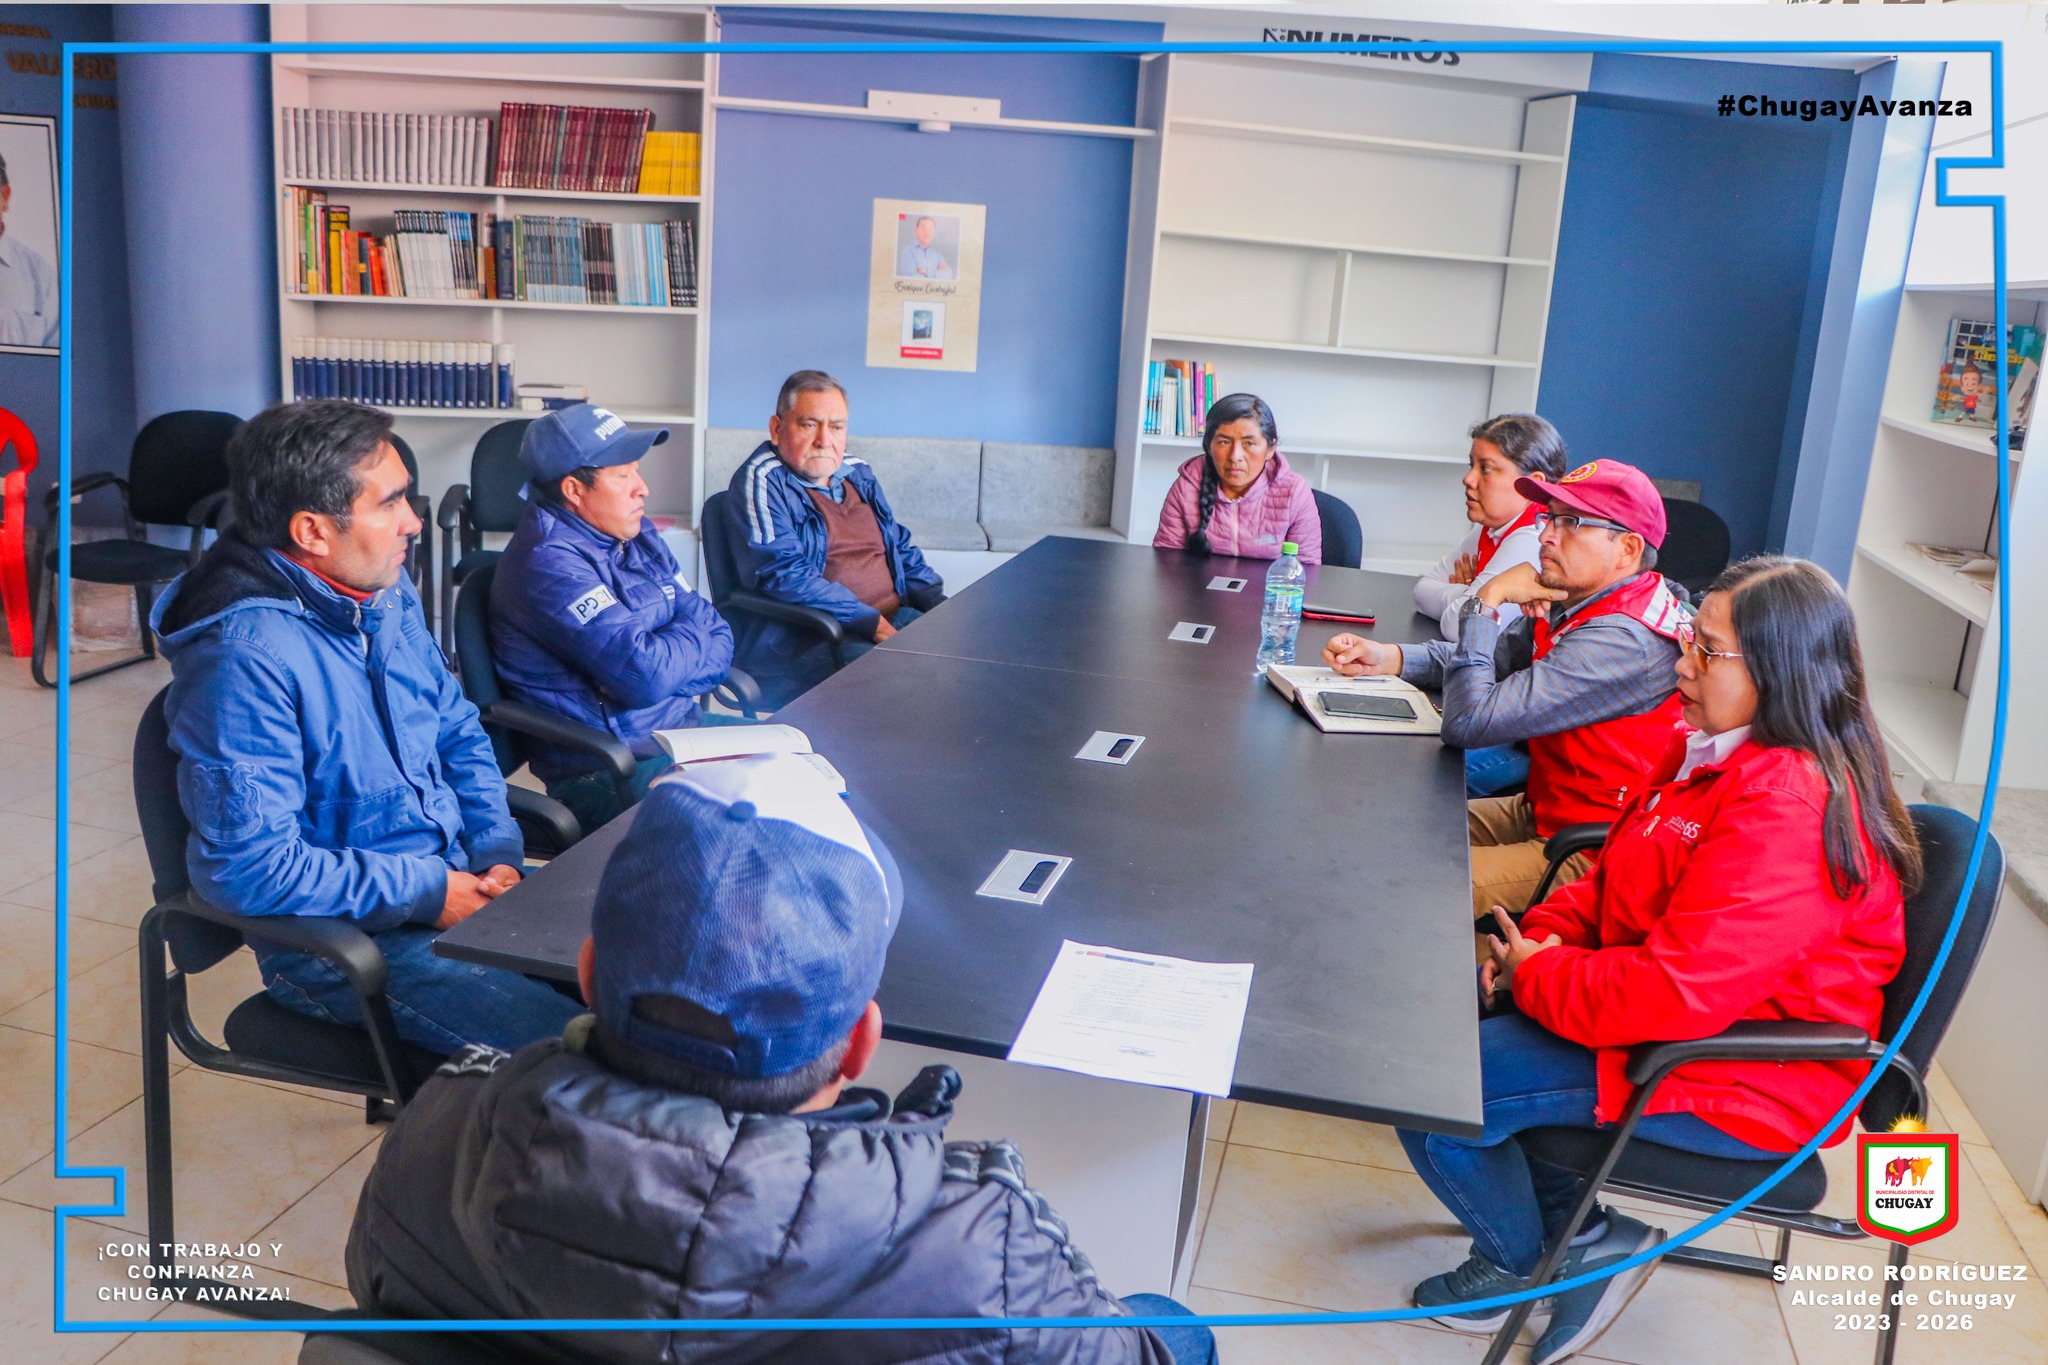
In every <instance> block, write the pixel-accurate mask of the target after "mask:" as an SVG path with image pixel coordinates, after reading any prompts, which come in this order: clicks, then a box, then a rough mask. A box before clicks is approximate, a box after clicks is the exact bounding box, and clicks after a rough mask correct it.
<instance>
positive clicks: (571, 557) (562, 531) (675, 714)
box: [491, 403, 732, 829]
mask: <svg viewBox="0 0 2048 1365" xmlns="http://www.w3.org/2000/svg"><path fill="white" fill-rule="evenodd" d="M667 439H668V432H666V431H631V430H628V429H627V427H626V424H625V422H624V421H622V420H621V419H620V418H618V417H615V416H614V415H612V414H611V413H610V412H607V411H606V410H605V409H603V408H600V407H595V406H593V405H591V404H589V403H579V404H577V405H576V406H574V407H571V408H566V409H563V410H562V411H560V412H551V413H549V414H548V415H547V416H545V417H542V418H539V419H538V420H536V421H535V422H534V423H533V424H532V425H530V426H529V427H527V429H526V434H525V436H524V437H523V438H522V439H521V440H520V443H519V459H520V462H521V463H522V464H524V465H525V466H526V473H527V478H528V481H527V485H526V496H527V499H528V503H527V508H526V511H525V513H524V514H523V515H521V517H520V519H519V526H518V529H517V530H515V531H514V532H513V533H512V543H511V544H510V545H508V546H507V547H506V548H505V557H504V558H503V559H501V560H500V561H499V562H498V571H497V576H496V578H495V579H494V580H493V581H492V584H491V654H492V656H493V658H494V659H495V660H496V661H497V665H498V681H499V682H500V683H501V684H503V686H504V688H505V691H506V693H507V695H509V696H511V697H513V698H515V699H517V700H519V701H523V702H526V703H527V704H528V705H531V706H539V707H544V708H546V709H547V710H550V711H557V712H560V713H561V714H562V715H564V716H567V717H568V718H569V719H571V720H578V721H581V722H583V723H584V724H585V725H590V726H595V727H596V728H598V729H600V730H605V731H608V732H610V733H611V734H612V735H614V736H616V737H617V738H618V739H619V740H620V741H621V742H623V743H624V744H625V745H626V747H627V748H629V749H631V750H632V751H633V756H634V757H635V758H637V759H639V760H640V766H639V770H638V772H637V774H636V775H635V777H634V780H633V784H632V787H633V790H632V795H633V797H634V799H636V800H637V799H638V797H639V796H640V794H641V793H642V792H645V791H646V790H647V784H648V783H649V782H650V781H652V780H653V779H654V776H655V774H657V773H659V772H660V771H661V770H662V769H664V768H666V767H667V766H668V758H667V755H666V754H664V753H663V751H662V748H661V746H660V745H659V744H658V743H657V742H656V741H655V738H654V732H655V731H656V730H678V729H682V728H684V727H686V726H691V725H695V724H697V722H698V719H699V715H698V709H697V698H698V697H699V696H701V695H702V694H703V693H705V692H707V691H709V690H710V689H711V688H712V687H714V686H716V685H717V683H718V681H719V680H720V679H722V678H723V677H725V674H726V670H727V669H729V668H731V667H732V628H731V627H730V626H728V625H726V623H725V619H724V618H723V617H721V616H720V615H719V614H718V613H717V611H715V610H714V609H713V608H712V606H711V604H710V603H709V602H707V601H705V600H704V599H703V598H701V597H699V596H698V595H697V594H696V593H694V592H692V591H691V590H690V585H689V584H688V583H687V582H685V581H684V579H683V574H682V570H681V569H680V568H679V567H678V566H677V564H676V557H675V555H674V554H672V553H670V551H669V548H668V546H667V545H666V544H664V543H663V542H662V539H661V535H660V533H659V532H658V531H656V530H655V528H654V523H653V522H651V521H649V520H648V519H647V517H646V516H645V514H644V509H645V508H646V505H647V481H646V480H645V479H643V478H641V477H640V461H641V459H642V458H644V457H645V456H646V454H647V452H648V451H649V450H651V449H652V448H654V447H655V446H657V445H660V444H661V443H662V442H663V441H666V440H667ZM529 762H530V764H531V766H532V768H533V774H534V776H535V777H538V778H539V779H540V780H541V781H542V782H545V783H546V784H547V788H548V795H550V796H552V797H554V798H555V799H556V800H557V801H560V802H561V803H562V804H563V805H565V806H567V807H568V808H569V809H570V810H572V811H574V812H575V813H576V818H577V819H578V820H580V821H582V822H583V827H584V828H585V829H596V828H597V827H598V826H599V825H601V824H603V823H604V822H605V821H607V820H609V819H611V818H612V817H613V816H615V815H617V814H618V813H619V812H620V811H621V810H624V809H625V807H626V805H627V802H626V801H625V800H623V799H622V797H621V795H620V793H619V791H618V789H617V787H616V785H615V784H614V782H613V780H612V776H611V771H610V769H608V768H601V766H600V765H599V763H598V761H597V760H596V759H594V758H592V757H591V756H590V755H588V754H585V753H579V752H577V751H575V750H573V749H563V748H559V747H556V746H553V745H548V744H540V743H536V744H535V745H534V746H533V748H532V750H531V755H530V759H529Z"/></svg>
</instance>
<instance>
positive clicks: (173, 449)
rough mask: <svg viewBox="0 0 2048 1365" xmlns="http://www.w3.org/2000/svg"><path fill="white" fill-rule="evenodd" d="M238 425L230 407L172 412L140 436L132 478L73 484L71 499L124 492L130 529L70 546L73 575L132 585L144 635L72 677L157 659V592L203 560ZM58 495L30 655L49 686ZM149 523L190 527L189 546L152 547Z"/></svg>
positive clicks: (51, 508)
mask: <svg viewBox="0 0 2048 1365" xmlns="http://www.w3.org/2000/svg"><path fill="white" fill-rule="evenodd" d="M241 426H242V419H241V418H239V417H237V416H235V415H234V414H233V413H229V412H200V411H188V412H167V413H165V414H164V415H163V416H161V417H157V418H153V419H152V420H151V421H150V422H149V424H148V425H147V426H145V427H143V429H142V430H141V431H139V432H137V433H136V435H135V444H134V445H133V446H132V447H131V448H130V450H129V453H128V477H127V478H125V479H124V478H121V477H120V476H119V475H116V474H106V473H100V474H88V475H86V476H85V477H84V478H82V479H77V480H74V481H73V482H72V485H71V499H72V501H73V502H74V503H75V502H78V501H81V500H82V499H84V497H85V496H86V495H87V494H89V493H93V492H96V491H97V490H99V489H102V488H111V489H113V490H114V491H115V492H117V493H118V494H120V497H121V521H122V526H123V529H124V530H125V531H126V532H127V534H126V536H124V537H123V538H121V539H118V540H83V541H79V542H77V543H75V544H73V545H72V547H71V578H72V580H73V581H74V582H78V583H105V584H109V585H112V586H116V587H125V588H133V589H134V590H135V608H136V615H137V618H138V620H139V623H140V630H141V635H142V649H141V652H140V653H138V654H136V655H134V656H132V657H130V658H125V659H117V660H115V661H114V662H113V663H110V664H101V665H100V666H99V667H98V668H90V669H87V670H86V671H85V672H83V673H73V674H72V675H71V680H72V681H73V682H83V681H85V680H86V679H87V678H97V677H98V676H99V675H100V674H102V673H111V672H113V671H114V670H115V669H117V668H127V667H128V666H129V665H131V664H139V663H141V662H142V661H143V660H145V659H154V658H155V657H156V636H155V635H154V634H153V633H152V632H151V631H150V629H149V608H150V602H151V600H152V599H153V598H154V596H155V592H154V589H155V588H157V587H158V586H159V585H161V584H164V583H168V582H170V581H171V580H172V579H174V578H176V577H177V576H178V575H179V574H181V573H183V572H185V570H186V569H188V568H190V567H191V566H192V565H193V564H195V563H197V562H198V560H199V551H200V548H201V546H202V544H203V543H204V539H205V528H206V527H207V526H209V525H212V524H214V523H213V522H212V521H211V520H209V519H208V516H209V514H210V513H213V512H217V511H218V510H219V509H221V508H223V507H224V506H225V504H226V499H225V498H224V497H214V496H210V495H217V494H221V493H224V492H225V490H226V488H227V486H228V465H227V447H228V441H229V439H230V438H232V437H233V436H234V434H235V432H237V431H238V430H240V429H241ZM57 495H58V490H57V489H56V488H54V487H53V488H51V489H50V491H49V493H48V495H47V496H46V497H45V498H44V500H43V501H44V510H45V512H46V514H47V524H48V526H49V534H48V536H47V538H46V541H45V544H46V547H47V548H45V550H44V551H43V572H42V574H41V579H42V593H41V596H40V597H39V598H38V600H37V603H36V624H35V648H34V652H33V653H32V654H31V656H30V659H29V671H30V672H31V673H33V674H34V675H35V680H36V681H37V682H38V683H40V684H41V685H43V686H44V687H55V686H56V685H57V684H56V683H55V682H54V681H52V680H51V679H50V677H49V676H48V675H47V673H46V672H45V670H44V667H43V656H44V655H45V654H46V653H47V652H48V650H49V647H50V636H51V630H50V618H51V616H52V615H53V613H54V611H55V607H56V601H57V588H58V584H57V552H58V548H59V547H58V545H57V534H56V532H57ZM202 504H203V506H202ZM195 513H196V514H197V515H196V516H195ZM150 526H182V527H186V528H187V529H189V530H190V532H191V537H192V539H191V544H190V546H189V547H188V548H187V549H184V550H173V549H171V548H170V547H169V546H165V545H152V544H150V543H149V541H148V539H147V535H148V532H147V531H146V530H145V528H146V527H150Z"/></svg>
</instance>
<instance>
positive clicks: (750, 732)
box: [654, 725, 846, 796]
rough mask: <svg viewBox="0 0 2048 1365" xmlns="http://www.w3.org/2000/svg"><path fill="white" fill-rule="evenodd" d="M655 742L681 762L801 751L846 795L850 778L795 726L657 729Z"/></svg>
mask: <svg viewBox="0 0 2048 1365" xmlns="http://www.w3.org/2000/svg"><path fill="white" fill-rule="evenodd" d="M654 738H655V742H656V743H658V744H660V745H661V747H662V748H663V749H665V750H667V751H668V756H669V757H670V758H672V759H674V760H675V761H676V762H677V763H678V764H680V765H683V766H688V765H689V764H692V763H713V762H716V761H717V760H719V759H721V758H745V757H747V756H748V755H751V754H797V755H800V756H801V757H802V758H803V759H804V760H805V761H806V762H808V763H809V764H810V765H811V766H812V767H814V768H816V769H817V770H818V771H819V772H821V773H823V774H824V775H825V777H826V779H827V780H828V781H830V782H831V784H832V785H833V787H834V788H836V789H837V790H838V791H839V793H840V794H841V795H842V796H843V795H845V793H846V779H845V778H844V777H842V776H840V774H839V769H837V768H835V767H833V766H832V765H831V764H830V763H828V762H826V761H825V756H824V755H823V754H820V753H815V752H813V751H812V749H811V737H810V736H809V735H807V734H805V733H804V732H803V731H801V730H799V729H797V728H796V727H795V726H794V725H705V726H700V727H699V728H697V729H695V730H656V731H655V732H654Z"/></svg>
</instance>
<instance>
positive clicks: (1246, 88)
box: [1113, 54, 1575, 573]
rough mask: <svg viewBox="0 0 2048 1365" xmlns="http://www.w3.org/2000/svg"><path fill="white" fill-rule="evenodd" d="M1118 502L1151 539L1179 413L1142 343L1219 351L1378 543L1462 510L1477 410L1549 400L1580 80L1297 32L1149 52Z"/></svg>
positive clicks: (1119, 516) (1120, 408) (1381, 563)
mask: <svg viewBox="0 0 2048 1365" xmlns="http://www.w3.org/2000/svg"><path fill="white" fill-rule="evenodd" d="M1139 103H1140V117H1139V122H1141V123H1143V124H1145V125H1146V126H1148V127H1152V128H1156V129H1158V130H1159V134H1160V135H1159V137H1158V138H1157V139H1154V140H1152V141H1150V142H1144V143H1140V144H1138V146H1137V148H1136V157H1137V161H1136V167H1135V173H1134V177H1133V194H1132V214H1131V254H1130V266H1129V274H1128V280H1127V284H1126V293H1125V322H1124V348H1123V354H1122V362H1121V375H1120V389H1119V394H1118V404H1117V430H1116V447H1117V475H1116V497H1115V507H1114V512H1113V519H1114V522H1115V525H1116V527H1117V529H1118V530H1120V531H1122V532H1124V533H1125V534H1126V535H1128V536H1129V537H1130V538H1131V539H1132V540H1136V541H1147V540H1150V539H1151V537H1152V534H1153V532H1154V531H1155V530H1156V529H1157V526H1158V514H1159V507H1160V504H1161V502H1162V501H1163V499H1164V498H1165V495H1166V490H1167V488H1168V487H1169V485H1170V484H1171V483H1172V481H1173V477H1174V474H1175V472H1176V471H1177V470H1178V469H1179V467H1180V465H1181V464H1182V463H1183V462H1184V461H1185V460H1187V459H1188V457H1189V456H1190V455H1192V454H1194V453H1195V452H1196V448H1197V442H1196V441H1195V440H1194V439H1193V438H1191V437H1186V436H1180V437H1173V436H1148V435H1145V434H1144V433H1143V419H1144V396H1145V384H1146V367H1147V365H1148V364H1149V362H1151V361H1155V360H1168V359H1174V360H1195V361H1206V362H1207V363H1209V364H1210V365H1211V366H1213V367H1214V369H1215V371H1216V386H1217V394H1218V396H1221V395H1222V394H1225V393H1234V392H1240V391H1248V392H1251V393H1256V394H1258V395H1259V396H1260V397H1262V398H1264V399H1265V400H1266V401H1267V402H1268V403H1269V404H1270V405H1271V406H1272V408H1273V411H1274V415H1275V417H1276V419H1277V420H1278V422H1279V425H1280V446H1281V449H1282V450H1283V451H1285V452H1286V453H1287V455H1288V458H1289V460H1290V462H1291V463H1293V464H1294V465H1295V466H1296V467H1297V468H1298V469H1300V470H1301V471H1302V473H1304V474H1305V475H1307V476H1308V477H1309V478H1310V479H1311V480H1312V481H1313V482H1314V483H1315V485H1316V486H1317V487H1318V488H1322V489H1325V490H1327V491H1329V492H1332V493H1335V494H1336V495H1338V496H1339V497H1342V498H1343V499H1344V500H1345V501H1347V502H1348V503H1350V505H1351V506H1352V507H1353V508H1354V509H1355V510H1356V511H1357V512H1358V516H1359V520H1360V523H1361V525H1362V527H1363V529H1364V533H1365V542H1366V545H1365V566H1366V567H1367V568H1381V569H1390V570H1399V571H1405V572H1411V573H1414V572H1420V571H1421V570H1422V569H1424V568H1426V567H1428V566H1429V565H1430V564H1433V563H1434V562H1435V561H1436V560H1437V559H1438V558H1439V557H1440V556H1441V555H1442V554H1443V552H1444V551H1445V550H1446V549H1448V548H1449V547H1450V546H1451V545H1452V544H1454V543H1455V542H1456V541H1457V540H1458V538H1459V537H1460V536H1462V535H1463V534H1464V533H1465V531H1466V530H1467V529H1468V526H1467V523H1466V522H1465V520H1464V516H1463V508H1464V503H1463V499H1462V497H1461V496H1460V494H1459V489H1458V480H1459V478H1460V477H1461V474H1462V471H1463V466H1464V464H1465V451H1466V440H1465V432H1466V431H1467V429H1469V428H1470V427H1471V425H1472V424H1473V423H1474V422H1476V421H1478V420H1480V419H1481V418H1483V417H1486V416H1488V415H1489V414H1492V413H1495V412H1504V411H1528V410H1533V409H1534V408H1535V407H1536V393H1537V383H1538V379H1539V376H1540V374H1541V370H1542V364H1543V343H1544V328H1545V325H1546V322H1547V320H1548V315H1549V311H1550V289H1551V279H1552V273H1553V266H1554V262H1555V259H1556V254H1557V235H1558V222H1559V218H1560V216H1561V214H1562V212H1563V204H1564V183H1565V171H1566V165H1567V161H1568V159H1569V156H1570V149H1571V128H1572V117H1573V113H1574V108H1575V101H1574V100H1573V98H1572V97H1571V96H1570V95H1548V96H1546V95H1543V94H1541V93H1540V92H1532V91H1531V90H1529V89H1528V88H1526V87H1507V86H1500V85H1492V84H1487V83H1479V82H1465V81H1445V80H1440V79H1431V78H1428V77H1418V76H1417V75H1415V74H1413V73H1408V72H1401V73H1393V72H1389V71H1386V70H1384V69H1372V68H1354V67H1349V66H1338V65H1332V64H1329V63H1324V62H1317V61H1304V60H1300V59H1292V58H1288V57H1284V56H1266V55H1264V54H1259V55H1241V56H1240V55H1227V56H1226V55H1208V54H1197V55H1190V54H1174V55H1172V56H1169V57H1162V58H1159V59H1156V60H1154V61H1150V62H1148V63H1147V64H1146V68H1145V73H1144V75H1143V77H1142V79H1141V85H1140V95H1139Z"/></svg>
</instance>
